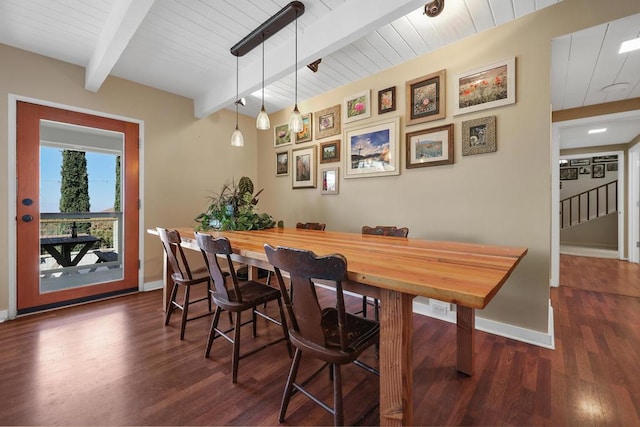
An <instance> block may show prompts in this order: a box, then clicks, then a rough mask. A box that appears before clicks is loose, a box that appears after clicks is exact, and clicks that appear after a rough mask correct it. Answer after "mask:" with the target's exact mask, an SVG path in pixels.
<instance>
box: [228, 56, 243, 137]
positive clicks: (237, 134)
mask: <svg viewBox="0 0 640 427" xmlns="http://www.w3.org/2000/svg"><path fill="white" fill-rule="evenodd" d="M238 69H239V68H238V57H237V56H236V130H234V131H233V133H232V134H231V145H232V146H234V147H243V146H244V137H243V136H242V132H240V128H239V127H238V104H239V103H240V102H238V96H239V93H238Z"/></svg>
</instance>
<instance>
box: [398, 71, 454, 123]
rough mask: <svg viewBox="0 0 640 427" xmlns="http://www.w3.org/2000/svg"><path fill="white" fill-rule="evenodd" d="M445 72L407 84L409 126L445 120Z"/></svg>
mask: <svg viewBox="0 0 640 427" xmlns="http://www.w3.org/2000/svg"><path fill="white" fill-rule="evenodd" d="M445 86H446V82H445V70H440V71H437V72H435V73H431V74H427V75H425V76H422V77H418V78H416V79H413V80H409V81H408V82H407V83H406V88H407V125H415V124H417V123H423V122H429V121H431V120H439V119H444V118H445V117H446V109H445V106H446V105H445V104H446V103H445Z"/></svg>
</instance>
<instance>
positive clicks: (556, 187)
mask: <svg viewBox="0 0 640 427" xmlns="http://www.w3.org/2000/svg"><path fill="white" fill-rule="evenodd" d="M559 164H560V126H558V125H556V124H555V123H552V126H551V274H550V277H549V285H550V286H552V287H556V288H557V287H558V286H560V168H559V167H558V165H559Z"/></svg>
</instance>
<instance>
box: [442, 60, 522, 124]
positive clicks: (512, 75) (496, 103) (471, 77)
mask: <svg viewBox="0 0 640 427" xmlns="http://www.w3.org/2000/svg"><path fill="white" fill-rule="evenodd" d="M454 85H455V93H456V94H457V95H456V103H455V106H454V111H453V114H454V115H458V114H465V113H471V112H473V111H479V110H485V109H487V108H494V107H501V106H503V105H508V104H514V103H515V102H516V58H515V57H511V58H507V59H504V60H502V61H499V62H494V63H493V64H489V65H485V66H484V67H480V68H476V69H474V70H469V71H465V72H464V73H460V74H457V75H456V78H455V81H454Z"/></svg>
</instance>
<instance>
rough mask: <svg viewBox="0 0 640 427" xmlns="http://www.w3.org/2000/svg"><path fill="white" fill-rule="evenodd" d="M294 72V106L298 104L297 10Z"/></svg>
mask: <svg viewBox="0 0 640 427" xmlns="http://www.w3.org/2000/svg"><path fill="white" fill-rule="evenodd" d="M294 72H295V74H296V107H297V106H298V12H296V63H295V64H294Z"/></svg>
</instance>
